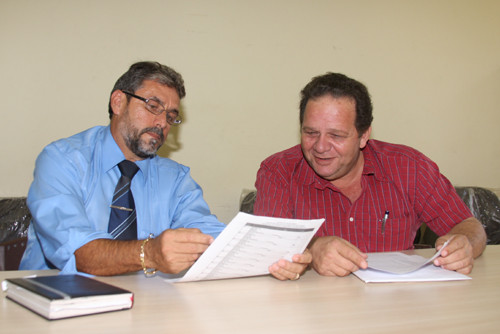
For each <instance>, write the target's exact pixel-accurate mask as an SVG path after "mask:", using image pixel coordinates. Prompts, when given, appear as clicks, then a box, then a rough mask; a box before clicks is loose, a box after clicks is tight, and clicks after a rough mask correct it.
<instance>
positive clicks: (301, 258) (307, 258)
mask: <svg viewBox="0 0 500 334" xmlns="http://www.w3.org/2000/svg"><path fill="white" fill-rule="evenodd" d="M292 261H293V262H295V263H302V264H310V263H311V262H312V254H311V252H309V250H306V251H305V252H304V253H303V254H295V255H294V256H293V257H292Z"/></svg>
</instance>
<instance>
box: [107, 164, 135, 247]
mask: <svg viewBox="0 0 500 334" xmlns="http://www.w3.org/2000/svg"><path fill="white" fill-rule="evenodd" d="M118 168H119V169H120V172H121V173H122V176H121V177H120V179H119V180H118V184H117V185H116V188H115V193H114V195H113V202H112V203H111V214H110V216H109V225H108V232H109V233H111V235H113V238H114V239H118V240H137V219H136V212H135V204H134V197H133V196H132V191H131V190H130V183H131V182H132V178H133V177H134V175H135V173H137V171H138V170H139V167H137V165H136V164H135V163H133V162H132V161H129V160H123V161H122V162H120V163H119V164H118Z"/></svg>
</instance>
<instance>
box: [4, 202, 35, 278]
mask: <svg viewBox="0 0 500 334" xmlns="http://www.w3.org/2000/svg"><path fill="white" fill-rule="evenodd" d="M30 221H31V214H30V211H29V209H28V207H27V206H26V198H25V197H15V198H3V199H0V270H17V269H18V268H19V262H20V261H21V258H22V256H23V253H24V250H25V249H26V242H27V239H28V238H27V236H28V226H29V224H30Z"/></svg>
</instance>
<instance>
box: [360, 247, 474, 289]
mask: <svg viewBox="0 0 500 334" xmlns="http://www.w3.org/2000/svg"><path fill="white" fill-rule="evenodd" d="M450 241H451V239H450V240H448V241H447V242H446V243H445V244H444V245H443V247H441V249H440V250H439V251H438V252H436V253H435V254H434V256H432V257H431V258H429V259H427V258H424V257H422V256H420V255H408V254H404V253H401V252H381V253H368V259H367V262H368V269H364V270H363V269H360V270H357V271H355V272H354V273H353V274H354V275H356V276H358V277H359V278H360V279H361V280H363V281H364V282H366V283H375V282H379V283H382V282H425V281H455V280H467V279H470V277H469V276H466V275H463V274H460V273H457V272H455V271H450V270H446V269H443V268H440V267H436V266H434V264H433V263H432V262H433V261H434V259H436V258H437V257H438V256H439V255H440V254H441V252H442V251H443V249H444V248H445V247H446V246H447V245H448V243H449V242H450Z"/></svg>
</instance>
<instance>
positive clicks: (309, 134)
mask: <svg viewBox="0 0 500 334" xmlns="http://www.w3.org/2000/svg"><path fill="white" fill-rule="evenodd" d="M305 134H306V135H308V136H316V135H317V134H318V133H317V132H316V131H305Z"/></svg>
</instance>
